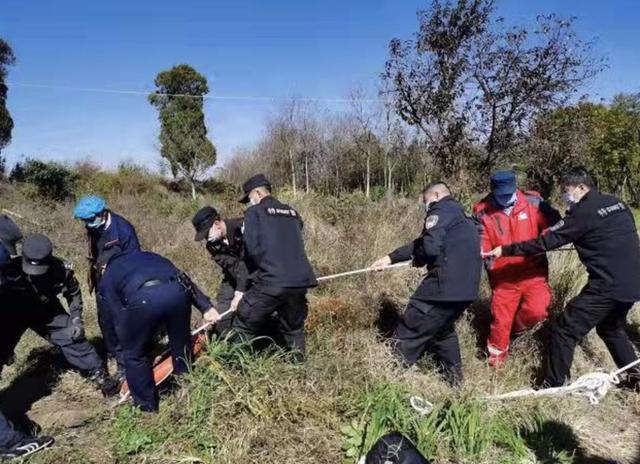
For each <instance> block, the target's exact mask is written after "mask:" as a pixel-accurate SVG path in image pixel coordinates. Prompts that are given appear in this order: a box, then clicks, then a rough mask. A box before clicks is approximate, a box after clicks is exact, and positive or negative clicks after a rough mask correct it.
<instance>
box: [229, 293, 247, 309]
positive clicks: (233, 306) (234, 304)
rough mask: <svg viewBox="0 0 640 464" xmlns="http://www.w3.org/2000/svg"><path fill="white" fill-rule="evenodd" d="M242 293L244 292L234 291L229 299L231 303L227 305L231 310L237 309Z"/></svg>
mask: <svg viewBox="0 0 640 464" xmlns="http://www.w3.org/2000/svg"><path fill="white" fill-rule="evenodd" d="M243 295H244V293H242V292H238V291H236V292H235V293H234V296H233V300H231V304H230V305H229V309H230V310H231V311H237V310H238V305H239V304H240V301H241V300H242V296H243Z"/></svg>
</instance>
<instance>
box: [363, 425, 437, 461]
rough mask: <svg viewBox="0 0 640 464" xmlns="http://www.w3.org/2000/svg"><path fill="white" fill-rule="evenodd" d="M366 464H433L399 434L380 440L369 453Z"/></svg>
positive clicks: (389, 435)
mask: <svg viewBox="0 0 640 464" xmlns="http://www.w3.org/2000/svg"><path fill="white" fill-rule="evenodd" d="M365 464H431V463H430V462H429V461H428V460H427V459H426V458H425V457H424V456H422V454H420V452H419V451H418V450H417V449H416V447H415V446H414V445H413V443H411V441H410V440H409V439H408V438H407V437H405V436H403V435H401V434H400V433H398V432H393V433H389V434H387V435H385V436H383V437H382V438H380V439H379V440H378V441H377V442H376V443H375V444H374V445H373V448H371V450H370V451H369V452H368V453H367V456H366V458H365Z"/></svg>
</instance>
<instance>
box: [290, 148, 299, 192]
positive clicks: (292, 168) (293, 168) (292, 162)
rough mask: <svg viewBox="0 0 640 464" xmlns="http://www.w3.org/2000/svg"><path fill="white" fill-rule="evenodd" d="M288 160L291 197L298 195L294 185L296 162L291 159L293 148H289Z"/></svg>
mask: <svg viewBox="0 0 640 464" xmlns="http://www.w3.org/2000/svg"><path fill="white" fill-rule="evenodd" d="M289 161H290V162H291V187H292V188H293V198H296V197H297V196H298V190H297V186H296V163H295V162H294V160H293V150H291V148H289Z"/></svg>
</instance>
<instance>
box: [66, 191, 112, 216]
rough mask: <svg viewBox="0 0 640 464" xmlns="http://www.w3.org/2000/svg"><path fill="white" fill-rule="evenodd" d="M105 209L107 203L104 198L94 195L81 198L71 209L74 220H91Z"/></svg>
mask: <svg viewBox="0 0 640 464" xmlns="http://www.w3.org/2000/svg"><path fill="white" fill-rule="evenodd" d="M106 208H107V202H106V201H105V200H104V198H101V197H99V196H96V195H88V196H86V197H82V198H81V199H80V201H78V203H76V206H75V208H73V217H75V218H76V219H85V220H87V219H91V218H93V217H94V216H96V215H97V214H100V213H101V212H103V211H104V210H105V209H106Z"/></svg>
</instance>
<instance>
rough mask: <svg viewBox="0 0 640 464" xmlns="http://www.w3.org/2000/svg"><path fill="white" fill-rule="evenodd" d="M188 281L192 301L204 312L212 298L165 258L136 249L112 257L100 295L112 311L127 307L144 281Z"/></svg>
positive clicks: (100, 283) (103, 276) (100, 286)
mask: <svg viewBox="0 0 640 464" xmlns="http://www.w3.org/2000/svg"><path fill="white" fill-rule="evenodd" d="M150 280H160V281H166V282H169V281H180V280H182V281H183V282H184V281H185V280H186V282H187V283H188V285H189V286H190V296H191V299H192V302H193V304H194V305H195V306H196V307H197V308H198V309H199V310H200V311H201V312H203V313H204V312H205V311H207V310H208V309H209V308H211V306H212V305H211V300H210V299H209V297H207V296H206V295H205V294H204V293H203V292H202V291H201V290H200V289H199V288H198V286H197V285H196V284H194V283H193V282H191V280H190V279H189V278H188V277H187V276H186V274H184V273H183V272H182V271H180V269H178V268H177V267H175V266H174V264H173V263H172V262H171V261H169V260H168V259H166V258H163V257H162V256H160V255H157V254H155V253H151V252H148V251H134V252H132V253H126V254H121V255H118V256H116V257H115V258H112V259H111V261H110V262H109V265H108V266H107V269H106V270H105V273H104V274H103V275H102V278H101V279H100V282H99V284H98V298H100V299H101V301H102V302H103V303H104V304H105V305H107V307H108V308H110V309H111V310H112V311H117V310H120V309H123V308H126V307H127V304H128V303H127V302H128V301H133V300H134V299H135V297H136V295H137V293H138V291H139V290H140V288H141V287H142V285H143V284H144V283H145V282H148V281H150Z"/></svg>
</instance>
